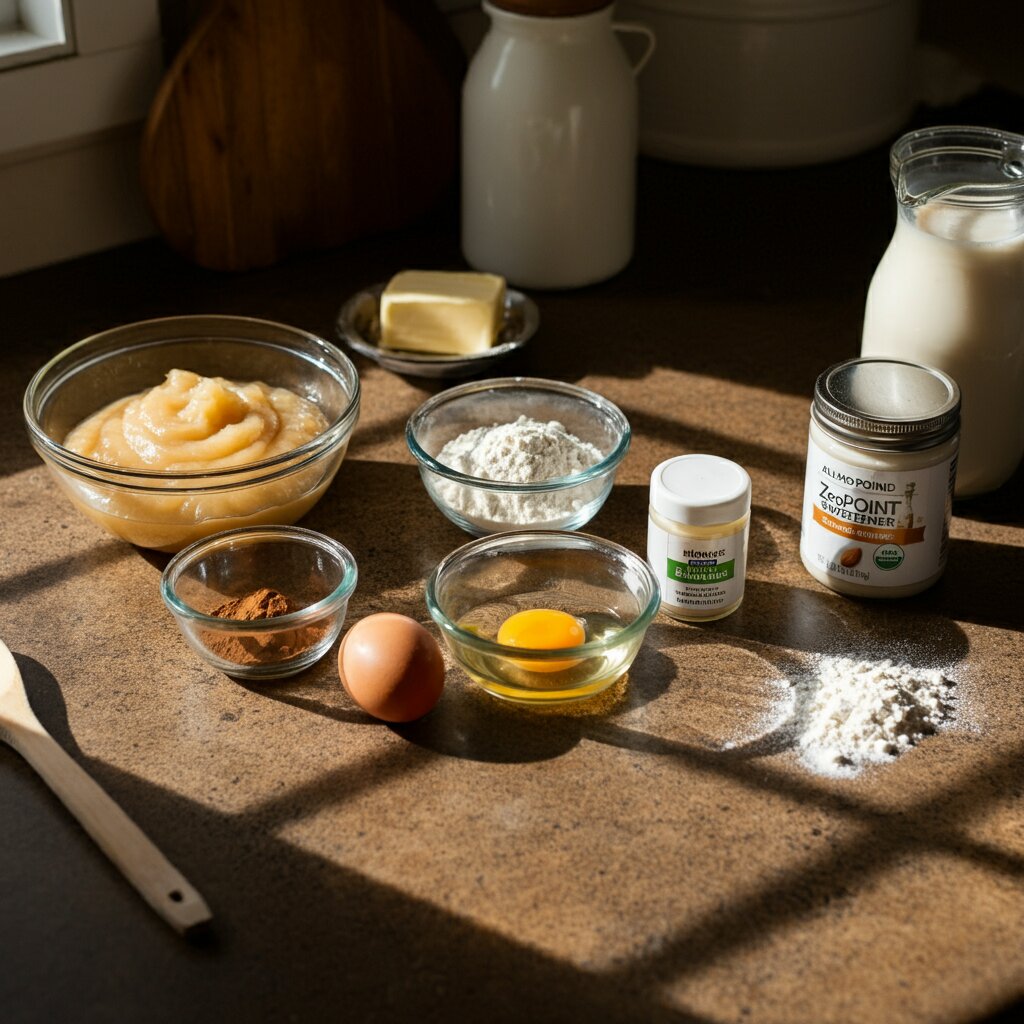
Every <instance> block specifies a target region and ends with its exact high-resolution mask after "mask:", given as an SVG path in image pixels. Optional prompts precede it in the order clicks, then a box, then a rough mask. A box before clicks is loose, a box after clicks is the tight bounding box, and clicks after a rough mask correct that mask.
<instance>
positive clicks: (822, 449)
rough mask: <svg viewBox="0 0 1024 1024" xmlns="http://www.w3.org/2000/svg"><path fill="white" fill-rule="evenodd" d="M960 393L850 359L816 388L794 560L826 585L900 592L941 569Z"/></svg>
mask: <svg viewBox="0 0 1024 1024" xmlns="http://www.w3.org/2000/svg"><path fill="white" fill-rule="evenodd" d="M959 430H960V389H959V388H958V387H957V385H956V382H955V381H954V380H953V379H952V378H951V377H949V376H948V375H947V374H945V373H943V372H942V371H941V370H936V369H933V368H931V367H928V366H920V365H918V364H917V363H908V362H903V361H900V360H894V359H851V360H848V361H847V362H844V363H838V364H836V365H835V366H832V367H830V368H829V369H827V370H826V371H825V372H824V373H823V374H822V375H821V376H820V377H819V378H818V380H817V383H816V384H815V386H814V401H813V403H812V405H811V425H810V433H809V437H808V441H807V470H806V474H805V477H804V503H803V517H802V522H801V528H800V557H801V559H802V560H803V563H804V566H805V568H806V569H807V571H808V572H809V573H810V574H811V575H812V576H813V577H814V578H815V579H816V580H818V581H819V582H821V583H824V584H825V586H826V587H831V588H832V589H833V590H835V591H838V592H839V593H841V594H849V595H852V596H855V597H906V596H908V595H910V594H916V593H918V592H919V591H922V590H924V589H925V588H926V587H930V586H931V585H932V584H933V583H934V582H935V581H936V580H937V579H938V578H939V577H940V576H941V575H942V571H943V569H945V567H946V550H947V547H948V544H949V521H950V517H951V515H952V502H953V486H954V484H955V482H956V462H957V453H958V451H959V445H960V435H959Z"/></svg>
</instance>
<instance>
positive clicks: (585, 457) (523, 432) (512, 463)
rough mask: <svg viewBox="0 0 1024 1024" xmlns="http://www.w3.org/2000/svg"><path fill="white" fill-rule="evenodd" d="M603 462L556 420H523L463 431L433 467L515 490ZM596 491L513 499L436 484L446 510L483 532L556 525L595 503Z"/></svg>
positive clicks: (586, 489)
mask: <svg viewBox="0 0 1024 1024" xmlns="http://www.w3.org/2000/svg"><path fill="white" fill-rule="evenodd" d="M603 458H604V452H602V451H601V450H600V449H598V448H596V447H595V446H594V445H592V444H590V443H589V442H587V441H582V440H580V438H578V437H577V436H576V435H575V434H570V433H569V431H568V430H566V428H565V427H564V426H563V425H562V424H561V423H559V422H558V421H557V420H550V421H549V422H547V423H541V422H540V421H539V420H534V419H530V418H529V417H527V416H520V417H519V418H518V419H517V420H515V421H514V422H512V423H495V424H492V425H491V426H489V427H477V428H476V429H474V430H467V431H466V432H465V433H464V434H459V436H458V437H456V438H453V439H452V440H451V441H449V442H448V443H447V444H446V445H445V446H444V447H443V448H442V449H441V451H440V452H439V453H438V454H437V461H438V462H440V463H442V465H445V466H449V467H450V468H451V469H454V470H457V471H458V472H459V473H464V474H465V475H466V476H475V477H479V478H481V479H483V480H501V481H504V482H506V483H518V484H535V483H540V482H542V481H544V480H554V479H555V478H557V477H563V476H572V475H574V474H576V473H582V472H583V471H584V470H585V469H589V468H590V467H591V466H595V465H597V463H599V462H600V461H601V460H602V459H603ZM600 488H601V483H600V481H595V482H593V483H590V484H586V485H583V486H581V487H577V488H572V489H569V490H564V491H548V492H546V493H543V492H542V493H539V494H515V493H509V492H487V491H482V490H480V489H479V488H475V487H468V486H466V485H464V484H459V483H456V482H455V481H453V480H439V481H438V483H437V490H438V493H439V494H440V496H441V497H442V498H443V499H444V501H445V502H446V503H447V504H448V505H449V506H450V507H451V508H452V509H454V510H455V511H456V512H458V513H459V514H461V515H463V516H465V517H466V518H467V519H469V520H471V521H473V522H474V523H476V524H477V525H478V526H480V527H481V528H483V529H487V530H490V529H494V528H496V527H497V528H500V527H501V526H505V525H509V526H544V525H547V524H550V523H558V522H559V521H561V520H564V519H566V518H567V517H569V516H571V515H572V514H573V513H574V512H576V511H578V510H579V509H580V508H582V507H583V506H584V505H585V504H587V502H589V501H591V500H592V499H593V498H594V497H596V496H597V494H598V493H599V492H600Z"/></svg>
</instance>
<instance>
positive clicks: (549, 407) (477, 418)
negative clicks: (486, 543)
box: [405, 377, 631, 537]
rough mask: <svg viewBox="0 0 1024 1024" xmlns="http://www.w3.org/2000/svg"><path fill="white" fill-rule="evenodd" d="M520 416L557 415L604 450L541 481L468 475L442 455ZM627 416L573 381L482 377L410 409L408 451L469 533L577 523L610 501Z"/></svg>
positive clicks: (436, 496)
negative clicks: (465, 437) (568, 472)
mask: <svg viewBox="0 0 1024 1024" xmlns="http://www.w3.org/2000/svg"><path fill="white" fill-rule="evenodd" d="M519 416H526V417H528V418H530V419H533V420H537V421H539V422H541V423H546V422H548V421H549V420H557V421H558V422H559V423H561V424H562V425H563V426H564V427H565V428H566V429H567V430H568V432H569V433H570V434H574V435H575V436H576V437H578V438H579V439H580V440H581V441H586V442H588V443H590V444H592V445H594V447H596V448H598V449H599V450H600V451H602V452H603V453H604V458H602V459H601V461H600V462H598V463H597V464H596V465H594V466H591V467H590V468H589V469H586V470H584V471H583V472H581V473H576V474H574V475H572V476H565V477H556V478H553V479H550V480H544V481H541V482H538V483H529V484H525V483H506V482H501V481H497V480H487V479H484V478H482V477H478V476H468V475H466V474H465V473H460V472H459V471H458V470H455V469H453V468H451V467H450V466H446V465H444V464H443V463H441V462H439V461H438V456H439V454H440V452H441V449H442V448H444V446H445V445H446V444H447V443H448V442H449V441H451V440H453V439H454V438H456V437H458V436H459V435H460V434H464V433H466V432H467V431H470V430H474V429H475V428H477V427H489V426H492V425H494V424H499V423H512V422H514V421H515V420H516V419H518V417H519ZM630 436H631V435H630V429H629V421H628V420H627V419H626V417H625V416H624V415H623V414H622V411H621V410H620V409H619V408H618V406H616V405H614V404H613V403H612V402H609V401H608V399H607V398H603V397H602V396H601V395H598V394H595V393H594V392H593V391H587V390H586V388H581V387H576V386H575V385H574V384H563V383H561V382H560V381H554V380H543V379H540V378H536V377H504V378H496V379H493V380H482V381H477V382H474V383H471V384H462V385H460V386H459V387H455V388H451V389H449V390H448V391H443V392H441V394H439V395H435V396H434V397H433V398H430V399H428V400H427V401H426V402H424V403H423V405H421V406H420V407H419V408H418V409H417V410H416V412H414V413H413V414H412V416H411V417H410V419H409V422H408V424H407V425H406V429H405V437H406V441H407V443H408V445H409V451H411V452H412V454H413V456H414V458H415V459H416V461H417V462H418V463H419V467H420V477H421V478H422V480H423V485H424V486H425V487H426V489H427V493H428V494H429V495H430V497H431V498H432V499H433V501H434V504H435V505H437V507H438V508H439V509H440V510H441V511H442V512H443V513H444V514H445V515H446V516H447V517H448V518H449V519H450V520H451V521H452V522H453V523H455V525H456V526H459V527H461V528H462V529H463V530H465V531H466V532H467V533H471V534H473V535H474V536H477V537H479V536H482V535H484V534H489V533H500V532H502V531H506V530H524V529H535V530H536V529H545V530H577V529H579V528H580V527H581V526H584V525H585V524H586V523H588V522H589V521H590V520H591V519H593V517H594V516H595V515H596V514H597V511H598V509H600V508H601V506H602V505H603V504H604V502H605V499H606V498H607V497H608V494H609V492H610V491H611V489H612V484H613V483H614V481H615V472H616V470H617V469H618V467H619V463H620V462H621V461H622V460H623V459H624V458H625V456H626V452H627V451H629V442H630Z"/></svg>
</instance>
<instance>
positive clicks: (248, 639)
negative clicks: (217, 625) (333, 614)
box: [203, 587, 326, 665]
mask: <svg viewBox="0 0 1024 1024" xmlns="http://www.w3.org/2000/svg"><path fill="white" fill-rule="evenodd" d="M297 610H298V609H297V608H296V606H295V603H294V602H293V601H292V600H291V599H290V598H288V597H286V596H285V595H284V594H282V593H280V592H279V591H277V590H271V589H270V588H269V587H260V588H259V589H258V590H254V591H252V593H249V594H243V595H242V597H236V598H233V599H232V600H230V601H225V602H224V603H223V604H221V605H218V606H217V607H216V608H214V609H213V611H212V612H210V614H211V615H215V616H217V618H219V619H234V620H237V621H240V622H254V621H256V620H258V619H273V618H276V617H277V616H279V615H286V614H287V613H288V612H292V611H297ZM325 632H326V626H301V627H299V628H297V629H285V630H278V631H276V632H253V633H245V632H237V633H231V634H227V633H221V632H218V631H214V630H204V633H205V635H204V637H203V642H204V643H205V644H206V646H207V647H208V648H209V649H210V650H211V651H212V652H213V653H214V654H216V655H217V657H219V658H223V659H224V660H225V661H231V662H234V663H235V664H236V665H269V664H272V663H274V662H279V661H287V660H288V659H289V658H294V657H296V656H297V655H299V654H302V652H303V651H306V650H308V649H309V648H310V647H313V646H315V645H316V644H317V643H318V642H319V641H320V640H322V639H323V637H324V634H325Z"/></svg>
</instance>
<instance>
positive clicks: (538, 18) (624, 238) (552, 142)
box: [462, 0, 654, 288]
mask: <svg viewBox="0 0 1024 1024" xmlns="http://www.w3.org/2000/svg"><path fill="white" fill-rule="evenodd" d="M483 8H484V10H485V11H486V12H487V14H488V15H489V16H490V19H491V28H490V31H489V32H488V34H487V36H486V37H485V38H484V41H483V43H482V44H481V46H480V49H479V50H478V51H477V53H476V55H475V56H474V58H473V61H472V63H471V65H470V68H469V72H468V73H467V75H466V81H465V84H464V86H463V93H462V250H463V253H464V255H465V257H466V260H467V261H468V262H469V264H470V265H471V266H473V267H474V268H476V269H477V270H485V271H490V272H492V273H497V274H502V275H504V276H505V277H506V278H507V279H508V280H509V281H511V282H512V283H513V284H517V285H521V286H523V287H527V288H572V287H578V286H581V285H586V284H591V283H594V282H596V281H601V280H604V279H605V278H608V277H611V276H612V275H613V274H615V273H617V272H618V271H619V270H621V269H622V268H623V267H624V266H625V265H626V264H627V263H628V262H629V260H630V258H631V256H632V254H633V208H634V200H635V196H634V193H635V174H636V154H637V89H636V81H635V76H636V75H637V74H638V73H639V71H640V69H641V68H642V67H643V65H644V64H645V63H646V61H647V59H648V57H649V56H650V54H651V51H652V49H653V41H654V37H653V35H652V34H651V33H650V31H649V30H648V29H646V28H644V27H643V26H640V25H625V24H620V23H617V22H613V21H612V5H611V4H610V3H609V2H608V0H493V2H491V3H488V2H486V0H485V2H484V4H483ZM615 32H639V33H643V34H644V35H646V36H647V37H648V46H647V50H646V52H645V53H644V55H643V57H642V58H641V60H640V61H639V63H638V64H637V65H636V66H635V67H630V64H629V61H628V60H627V58H626V54H625V51H624V50H623V48H622V46H621V44H620V43H619V41H618V39H616V37H615Z"/></svg>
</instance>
